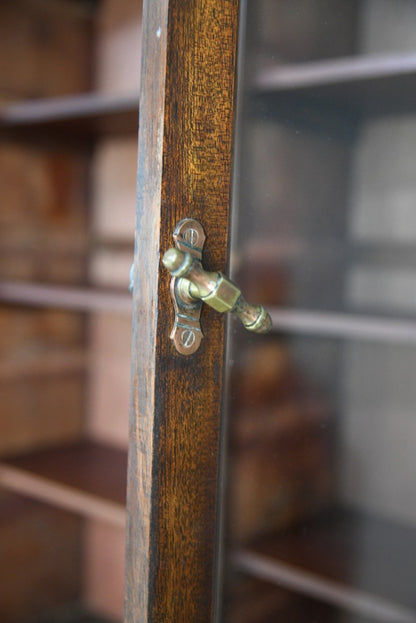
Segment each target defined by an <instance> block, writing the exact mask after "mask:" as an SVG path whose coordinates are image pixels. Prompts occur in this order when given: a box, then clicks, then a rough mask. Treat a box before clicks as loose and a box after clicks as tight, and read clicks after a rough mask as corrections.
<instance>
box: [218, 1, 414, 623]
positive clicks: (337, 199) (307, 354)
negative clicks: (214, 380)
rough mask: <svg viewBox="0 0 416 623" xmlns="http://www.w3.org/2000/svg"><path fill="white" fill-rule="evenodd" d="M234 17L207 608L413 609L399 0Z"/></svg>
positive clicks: (340, 614)
mask: <svg viewBox="0 0 416 623" xmlns="http://www.w3.org/2000/svg"><path fill="white" fill-rule="evenodd" d="M242 21H243V28H242V32H243V35H242V42H241V45H242V47H243V50H244V54H243V56H244V64H243V65H242V67H241V70H240V76H239V79H240V87H239V88H240V102H239V104H240V120H239V124H238V136H237V143H236V145H237V155H236V163H237V165H238V166H237V168H236V170H235V194H234V207H233V211H234V212H233V215H234V216H233V218H234V220H233V228H234V230H233V249H232V270H233V276H234V277H235V278H236V280H237V281H238V283H239V284H241V286H242V290H243V292H244V293H245V294H246V295H247V298H248V299H249V300H256V301H261V302H262V303H263V304H265V305H266V306H268V307H269V309H271V311H272V315H273V316H274V318H275V320H276V322H275V329H274V332H273V333H272V334H271V335H270V336H265V337H258V336H247V335H243V333H242V331H240V329H239V327H238V326H237V324H236V323H233V322H232V323H231V325H230V337H231V344H230V349H229V363H230V391H229V428H230V435H229V457H230V458H229V462H228V463H229V467H228V480H229V485H228V520H227V545H228V561H229V565H228V567H227V568H229V569H230V572H229V582H228V588H227V590H226V593H225V606H224V608H225V615H224V616H225V620H226V621H230V622H231V623H234V621H235V622H236V623H237V621H238V623H245V622H247V623H261V622H262V623H265V622H267V621H276V620H282V621H289V620H290V621H319V622H326V621H331V622H337V623H349V622H352V621H354V622H364V621H402V622H404V621H409V622H410V621H416V596H415V595H416V592H415V590H414V578H415V577H416V478H415V472H416V414H415V404H416V389H415V388H416V383H415V381H416V319H415V313H416V250H415V249H416V246H415V242H416V209H415V208H416V175H415V173H416V170H415V165H414V162H415V150H416V147H415V146H416V113H415V112H413V110H412V107H413V108H414V105H413V104H412V97H413V96H412V94H413V93H414V90H415V88H416V61H415V58H416V57H414V51H415V50H416V2H415V1H414V0H397V1H395V2H392V1H391V0H362V1H359V0H354V1H352V2H345V1H344V0H331V1H329V0H260V1H256V2H254V1H248V2H247V7H246V14H245V15H244V17H243V20H242ZM279 616H280V618H279Z"/></svg>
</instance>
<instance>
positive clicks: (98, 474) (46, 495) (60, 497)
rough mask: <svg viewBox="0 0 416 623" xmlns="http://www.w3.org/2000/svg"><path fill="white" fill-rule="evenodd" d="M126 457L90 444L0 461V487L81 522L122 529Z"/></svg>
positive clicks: (29, 453) (82, 443)
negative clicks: (87, 519) (81, 518)
mask: <svg viewBox="0 0 416 623" xmlns="http://www.w3.org/2000/svg"><path fill="white" fill-rule="evenodd" d="M126 474H127V452H126V451H123V450H119V449H117V448H113V447H110V446H108V445H103V444H99V443H97V442H92V441H82V442H76V443H73V444H65V445H62V446H58V447H53V448H48V449H45V450H37V451H34V452H28V453H26V454H23V455H21V456H18V457H12V458H11V457H10V458H3V459H2V460H1V462H0V484H1V485H2V486H3V487H5V488H6V489H8V490H11V491H14V492H16V493H21V494H23V495H27V496H28V497H31V498H35V499H38V500H42V501H44V502H48V503H51V504H53V505H55V506H57V507H60V508H64V509H67V510H70V511H73V512H76V513H79V514H80V515H82V516H85V517H91V518H95V519H100V520H102V521H105V522H109V523H111V524H113V525H115V526H124V521H125V499H126Z"/></svg>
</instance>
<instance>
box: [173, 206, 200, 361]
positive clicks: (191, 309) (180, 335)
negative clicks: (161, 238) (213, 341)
mask: <svg viewBox="0 0 416 623" xmlns="http://www.w3.org/2000/svg"><path fill="white" fill-rule="evenodd" d="M205 239H206V236H205V232H204V229H203V227H202V225H201V224H200V223H198V221H196V220H195V219H192V218H186V219H183V220H182V221H180V222H179V223H178V224H177V226H176V228H175V231H174V232H173V240H174V242H175V246H176V248H177V249H179V250H180V251H183V252H188V253H190V254H191V255H193V256H194V257H196V258H197V259H198V260H199V261H201V260H202V249H203V247H204V243H205ZM179 281H180V279H177V278H176V277H172V280H171V282H170V293H171V296H172V301H173V306H174V309H175V321H174V325H173V329H172V331H171V334H170V338H171V340H172V341H173V343H174V345H175V348H176V350H177V351H178V352H179V353H180V354H181V355H192V354H193V353H195V352H196V351H197V350H198V348H199V347H200V345H201V341H202V338H203V337H204V336H203V333H202V330H201V324H200V317H201V308H202V301H200V300H197V301H196V300H193V299H191V298H189V300H186V301H185V300H184V297H183V296H180V293H179ZM182 281H183V279H182Z"/></svg>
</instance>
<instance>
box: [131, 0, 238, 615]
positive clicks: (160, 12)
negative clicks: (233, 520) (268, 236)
mask: <svg viewBox="0 0 416 623" xmlns="http://www.w3.org/2000/svg"><path fill="white" fill-rule="evenodd" d="M237 23H238V0H225V1H224V2H221V3H220V4H219V3H218V2H217V1H216V0H208V1H207V0H186V1H184V0H161V1H160V2H154V1H153V0H148V1H147V2H145V3H144V14H143V33H144V38H143V62H142V73H141V76H142V86H141V99H140V136H139V164H138V201H137V228H136V251H135V259H134V290H133V298H134V321H133V325H134V332H133V363H132V387H133V389H132V406H131V415H130V446H129V477H128V525H127V562H126V569H127V571H126V599H125V620H126V622H128V623H139V622H140V623H141V622H143V623H144V622H145V621H146V622H147V621H149V622H150V621H152V622H155V623H156V622H158V623H162V622H163V623H166V622H168V621H172V622H173V621H175V622H179V621H183V622H186V623H189V622H191V621H192V623H197V622H201V623H202V622H204V623H205V622H208V621H211V620H212V619H213V617H214V611H215V608H216V606H215V585H216V580H215V578H216V575H217V558H218V556H217V554H218V551H217V550H218V548H217V542H216V541H217V537H216V535H217V529H218V506H219V505H218V487H219V485H218V482H219V462H220V454H221V447H220V446H221V444H220V429H221V408H222V384H223V360H224V319H223V318H222V317H221V316H220V315H219V314H218V313H216V312H214V311H211V310H209V309H204V310H203V313H202V325H203V331H204V334H205V337H204V339H203V340H202V344H201V347H200V348H199V350H198V351H197V352H196V353H195V354H193V355H191V356H189V357H187V356H183V355H180V354H179V353H178V352H177V351H176V350H175V348H174V345H173V343H172V342H171V340H170V339H169V334H170V331H171V327H172V324H173V306H172V303H171V300H170V293H169V282H170V277H169V274H168V273H167V271H166V270H165V269H163V267H162V266H161V263H160V257H161V255H162V254H163V252H164V251H165V250H166V249H168V248H169V247H171V246H172V243H173V239H172V234H173V232H174V229H175V226H176V224H177V223H178V222H179V221H180V220H182V219H184V218H188V217H190V218H194V219H196V220H198V221H199V222H200V223H201V224H202V226H203V228H204V230H205V233H206V236H207V240H206V246H205V251H204V263H205V266H206V268H207V269H208V270H224V269H225V268H226V264H227V256H228V220H229V206H230V190H231V151H232V140H233V136H232V130H233V122H234V76H235V58H236V45H237Z"/></svg>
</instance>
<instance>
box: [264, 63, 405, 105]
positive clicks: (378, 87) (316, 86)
mask: <svg viewBox="0 0 416 623" xmlns="http://www.w3.org/2000/svg"><path fill="white" fill-rule="evenodd" d="M252 89H253V92H254V93H256V94H262V95H269V96H275V99H276V103H278V102H279V101H280V102H283V101H287V102H288V103H289V102H295V101H296V98H297V99H298V100H299V98H300V97H303V98H305V99H308V100H310V102H311V103H313V104H314V105H317V104H319V105H327V106H328V107H334V108H338V109H339V110H341V111H345V110H346V109H348V111H349V113H350V114H352V115H354V114H357V115H359V116H368V115H371V116H372V117H374V116H375V115H380V114H393V113H394V114H397V113H405V112H411V111H413V110H414V106H415V102H416V54H414V53H410V54H409V53H404V54H388V55H368V56H364V55H363V56H353V57H349V58H335V59H330V60H320V61H310V62H307V63H299V64H293V65H292V66H290V65H287V64H283V63H282V64H281V65H276V66H269V67H265V68H264V69H262V70H260V71H259V72H258V73H257V74H256V75H255V76H254V77H253V80H252Z"/></svg>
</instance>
